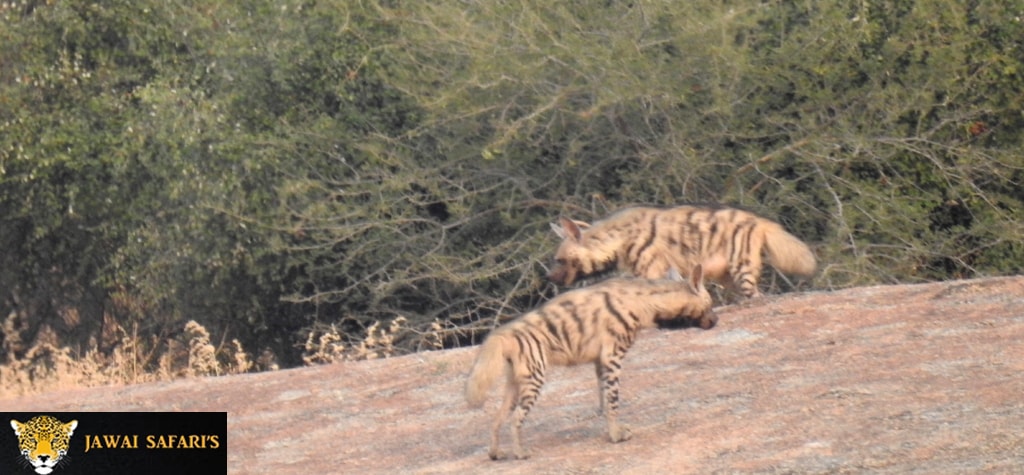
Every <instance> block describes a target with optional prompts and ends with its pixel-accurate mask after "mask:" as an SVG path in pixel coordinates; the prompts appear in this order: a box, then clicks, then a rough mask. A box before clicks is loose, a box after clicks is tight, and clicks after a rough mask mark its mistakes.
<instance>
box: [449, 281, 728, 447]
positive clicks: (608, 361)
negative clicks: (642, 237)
mask: <svg viewBox="0 0 1024 475" xmlns="http://www.w3.org/2000/svg"><path fill="white" fill-rule="evenodd" d="M702 272H703V271H702V269H701V266H699V265H698V266H696V267H694V268H693V270H692V272H691V275H690V278H689V279H688V280H684V279H683V278H682V277H680V276H679V274H678V273H677V272H675V270H674V269H673V270H672V271H671V272H670V273H669V275H670V278H669V279H659V280H648V279H638V278H616V279H608V280H605V281H602V282H600V283H598V284H595V285H592V286H588V287H584V288H581V289H576V290H572V291H569V292H565V293H563V294H561V295H558V296H557V297H555V298H553V299H551V300H550V301H548V302H546V303H545V304H543V305H541V306H540V307H538V308H536V309H534V310H532V311H530V312H527V313H526V314H524V315H522V316H520V317H519V318H517V319H515V320H513V321H511V322H508V323H506V324H505V325H502V326H501V327H499V328H497V329H495V330H494V331H492V332H491V333H490V335H488V336H487V339H486V340H485V341H484V343H483V345H482V346H481V348H480V353H479V354H478V356H477V358H476V362H475V363H474V364H473V369H472V371H471V372H470V376H469V381H468V382H467V384H466V400H467V401H468V402H469V403H470V405H471V406H475V407H479V406H481V405H482V404H483V402H484V399H485V397H486V396H487V391H488V389H489V388H490V387H491V385H492V383H493V382H494V380H495V379H496V378H497V377H498V376H499V375H501V374H504V375H505V377H506V394H505V399H504V404H502V406H501V409H500V410H499V412H498V414H497V417H496V418H495V420H494V425H493V427H492V433H491V446H490V452H489V455H490V457H491V458H492V459H495V460H497V459H499V458H503V457H504V456H503V455H502V454H501V453H500V452H499V451H498V432H499V430H500V429H501V426H502V425H503V424H504V422H505V420H506V419H507V418H508V416H509V415H510V414H511V415H513V422H512V449H513V456H514V457H515V458H525V457H526V453H525V452H524V451H523V448H522V445H521V443H520V437H519V432H520V428H521V427H522V425H523V420H524V419H525V418H526V415H527V413H529V412H530V408H531V407H532V406H533V404H534V402H536V400H537V396H538V394H539V392H540V387H541V385H542V384H544V374H545V371H546V370H547V368H548V367H549V366H551V365H561V366H568V365H575V364H582V363H595V366H596V369H597V378H598V387H599V389H600V393H601V394H600V396H601V399H600V401H601V409H602V410H603V411H604V413H605V417H606V418H607V421H608V436H609V437H610V438H611V441H612V442H620V441H623V440H627V439H629V438H630V436H631V434H630V432H629V430H628V429H627V428H625V427H623V426H621V425H619V423H618V422H617V420H616V412H617V409H618V403H619V370H620V368H621V367H622V358H623V357H624V356H625V354H626V351H627V350H628V349H629V348H630V346H632V344H633V341H634V340H635V339H636V336H637V333H638V332H639V331H640V329H642V328H651V327H664V328H672V327H685V326H692V325H699V326H700V327H701V328H704V329H708V328H711V327H713V326H714V325H715V323H716V322H717V321H718V319H717V317H716V316H715V314H714V313H713V312H712V310H711V306H712V302H711V296H710V295H709V294H708V291H707V289H705V287H704V281H703V274H702Z"/></svg>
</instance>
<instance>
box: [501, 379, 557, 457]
mask: <svg viewBox="0 0 1024 475" xmlns="http://www.w3.org/2000/svg"><path fill="white" fill-rule="evenodd" d="M513 373H515V376H513V377H514V378H515V382H514V385H515V391H514V392H509V394H514V396H513V397H514V398H515V403H514V406H515V407H514V409H512V456H513V457H515V458H517V459H525V458H529V457H530V454H529V453H527V452H526V450H524V449H523V444H522V437H521V432H522V427H523V422H524V421H525V420H526V416H527V414H529V413H530V409H531V408H533V405H534V404H535V403H536V402H537V396H539V395H540V387H541V386H542V385H543V384H544V367H543V366H542V365H537V366H536V367H534V368H533V369H532V371H524V372H517V371H514V372H513ZM510 389H511V388H510ZM491 458H494V457H493V456H492V457H491Z"/></svg>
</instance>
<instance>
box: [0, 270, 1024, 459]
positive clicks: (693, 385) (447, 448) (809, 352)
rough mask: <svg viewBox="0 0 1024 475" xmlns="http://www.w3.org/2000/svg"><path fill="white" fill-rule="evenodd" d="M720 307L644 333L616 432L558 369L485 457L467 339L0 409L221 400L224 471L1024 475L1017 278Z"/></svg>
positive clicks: (1022, 332)
mask: <svg viewBox="0 0 1024 475" xmlns="http://www.w3.org/2000/svg"><path fill="white" fill-rule="evenodd" d="M719 317H720V321H719V324H718V326H717V327H716V328H714V329H712V330H709V331H701V330H698V329H688V330H678V331H657V330H650V331H646V332H644V333H643V334H641V335H640V338H639V341H638V342H637V343H636V345H635V346H634V347H633V348H632V350H630V352H629V354H628V355H627V357H626V361H625V367H624V369H623V378H622V399H623V403H622V409H621V411H620V418H621V420H622V421H623V422H624V423H625V424H627V425H629V426H630V427H631V429H632V431H633V434H634V437H633V439H632V440H630V441H627V442H624V443H620V444H611V443H609V442H607V441H606V434H605V425H604V419H603V418H602V417H601V416H599V415H598V414H597V413H596V409H597V389H596V388H597V385H596V382H595V378H594V372H593V369H592V368H591V367H590V366H585V367H574V368H562V369H555V370H554V371H552V372H551V374H550V375H549V376H548V383H547V384H546V385H545V386H544V390H543V392H542V394H541V398H540V401H539V402H538V404H537V406H536V407H535V409H534V411H533V412H532V413H531V414H530V417H529V418H528V420H527V423H526V426H525V428H524V443H525V445H526V446H527V448H528V449H530V450H531V452H532V455H533V456H532V457H531V458H530V459H528V460H524V461H502V462H492V461H490V460H489V459H488V458H487V448H486V445H487V441H488V431H489V426H490V421H491V417H492V416H493V411H494V410H495V409H496V407H497V405H498V403H499V402H500V401H499V398H500V397H499V395H498V390H497V388H495V390H494V391H493V393H492V399H491V401H489V403H488V405H487V406H485V407H486V411H481V410H470V409H467V407H466V404H465V402H464V400H463V397H462V386H463V384H464V381H465V377H466V373H467V371H468V369H469V366H470V364H471V362H472V358H473V356H474V354H475V349H474V348H467V349H459V350H451V351H440V352H432V353H422V354H416V355H410V356H405V357H400V358H393V359H387V360H378V361H366V362H354V363H344V364H335V365H330V366H321V367H313V368H302V369H294V370H287V371H278V372H272V373H261V374H249V375H241V376H230V377H221V378H209V379H197V380H186V381H175V382H171V383H159V384H147V385H139V386H130V387H107V388H94V389H88V390H77V391H68V392H60V393H50V394H44V395H40V396H35V397H31V398H24V399H17V400H5V401H0V407H2V408H3V409H4V410H6V411H52V412H57V411H121V410H127V411H227V412H228V413H229V415H228V452H229V472H230V473H232V474H246V473H276V474H288V473H296V474H299V473H302V474H305V473H362V474H366V473H493V472H501V473H524V474H526V473H529V474H533V473H608V474H618V473H635V474H650V473H863V472H871V473H929V474H932V473H979V472H980V473H1015V472H1016V473H1021V472H1024V374H1022V373H1024V277H1008V278H990V279H979V280H968V281H954V282H945V283H935V284H926V285H904V286H883V287H865V288H857V289H850V290H844V291H838V292H812V293H804V294H789V295H783V296H769V297H764V298H761V299H758V300H755V301H748V302H744V303H743V304H740V305H734V306H729V307H723V308H721V309H720V311H719ZM506 434H507V432H506ZM506 439H507V437H506Z"/></svg>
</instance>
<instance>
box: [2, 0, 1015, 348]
mask: <svg viewBox="0 0 1024 475" xmlns="http://www.w3.org/2000/svg"><path fill="white" fill-rule="evenodd" d="M0 15H2V22H3V25H2V28H0V46H3V48H2V49H0V105H2V107H0V243H2V244H3V245H4V249H5V251H4V253H3V254H2V257H0V288H2V289H3V294H2V295H3V297H2V299H0V317H4V318H5V320H4V326H3V331H2V332H0V338H3V340H2V341H3V345H4V349H5V355H6V356H5V357H6V358H7V359H8V360H12V359H16V358H18V357H20V356H21V355H22V354H23V353H24V352H25V351H26V349H27V346H28V345H29V343H30V342H31V341H32V340H33V338H35V336H36V335H37V334H38V333H39V332H40V331H42V330H43V329H45V328H50V329H54V330H55V331H56V332H57V333H59V334H60V335H61V337H62V338H63V341H64V342H65V343H66V344H68V345H72V346H75V347H79V348H82V350H83V351H84V350H85V349H88V348H90V347H96V346H98V347H99V348H100V349H101V350H104V349H109V348H110V346H112V345H116V344H117V343H116V339H111V338H109V337H105V336H104V335H107V334H109V333H111V332H115V333H116V331H115V330H119V331H125V329H128V328H135V329H137V330H136V331H141V332H142V333H143V334H147V335H154V339H153V341H154V345H159V344H161V342H163V341H167V340H168V339H173V338H176V337H178V336H180V334H181V332H182V328H183V325H184V322H187V321H190V320H195V321H196V322H198V323H200V324H202V325H204V326H205V327H207V328H209V329H211V330H212V332H213V335H214V336H215V338H221V339H230V338H239V339H240V340H241V341H242V343H243V345H244V346H245V347H246V348H249V349H251V351H262V350H263V349H268V350H270V351H272V352H274V353H276V354H278V355H279V356H280V357H281V358H282V359H283V361H285V362H286V364H297V363H299V362H300V361H301V360H303V352H308V351H310V350H309V342H310V341H313V340H315V339H316V338H318V337H324V336H325V335H340V336H341V340H342V341H341V343H344V344H347V345H349V347H352V346H353V345H355V344H356V343H357V342H359V341H360V340H361V339H362V338H364V337H365V336H366V335H367V334H368V333H367V332H371V327H373V328H377V327H375V326H374V324H375V323H376V322H390V321H395V320H396V319H401V320H400V321H403V322H405V323H404V324H403V325H405V331H404V332H402V331H400V332H399V333H400V334H399V335H397V336H396V338H397V340H396V342H395V343H396V344H397V345H398V346H399V347H400V348H401V349H402V350H401V351H415V350H419V349H425V348H436V347H438V346H450V345H458V344H465V343H468V342H472V341H475V339H476V338H478V337H479V336H480V335H481V334H482V332H484V331H486V330H487V329H489V328H490V327H491V326H492V325H493V324H494V323H495V322H497V321H500V320H501V319H503V318H506V317H510V316H513V315H515V314H516V313H518V312H521V311H523V310H525V309H527V308H529V307H531V306H533V305H535V304H536V303H537V302H538V301H540V300H541V299H543V298H545V297H547V296H549V295H550V294H551V293H552V292H554V291H555V290H554V289H553V288H552V287H551V286H550V285H548V284H546V283H545V282H544V281H543V279H542V277H541V276H542V275H543V271H544V269H545V265H546V263H547V260H548V259H549V256H550V254H551V252H552V250H553V247H554V244H555V241H554V239H553V238H552V237H551V236H550V235H549V234H550V233H549V231H547V223H548V222H549V221H551V220H552V219H554V218H555V217H557V216H559V215H568V216H572V217H575V218H578V219H588V220H589V219H596V218H599V217H601V216H602V215H604V214H606V213H607V212H608V211H610V210H613V209H615V208H619V207H621V206H625V205H629V204H637V203H655V204H676V203H683V202H725V203H731V204H735V205H739V206H744V207H747V208H750V209H752V210H754V211H756V212H759V213H761V214H763V215H765V216H767V217H770V218H773V219H778V220H779V221H781V222H783V223H784V224H785V225H786V226H787V227H788V228H790V229H791V230H792V231H793V232H794V233H795V234H797V235H798V236H800V237H802V238H803V239H805V240H806V241H808V242H810V243H812V245H813V247H814V248H815V250H816V252H817V254H818V257H819V260H820V262H821V263H822V269H821V271H820V273H819V275H818V276H817V277H816V278H815V279H814V280H813V281H812V282H811V283H810V285H812V286H814V287H816V288H822V289H832V288H840V287H848V286H854V285H864V284H871V283H895V282H917V281H926V280H935V279H947V278H962V277H972V276H981V275H998V274H1011V273H1019V272H1020V271H1021V267H1022V263H1024V247H1022V245H1021V244H1020V242H1019V239H1018V236H1020V235H1021V231H1022V229H1021V226H1022V225H1021V223H1022V222H1024V219H1022V216H1021V215H1020V214H1021V213H1022V211H1021V210H1022V209H1024V207H1022V204H1024V203H1022V200H1024V192H1022V191H1021V190H1022V189H1024V188H1022V187H1021V181H1022V174H1024V171H1022V168H1024V161H1022V160H1021V158H1020V154H1019V150H1020V148H1021V145H1022V144H1021V141H1022V137H1021V135H1020V134H1019V130H1021V128H1022V127H1024V115H1022V114H1021V110H1024V104H1022V101H1024V77H1022V74H1024V50H1022V46H1024V45H1022V38H1024V24H1022V17H1024V10H1022V9H1021V8H1020V7H1015V6H1013V5H1009V4H1000V3H998V2H987V3H986V2H981V3H976V4H963V2H950V1H943V0H920V1H910V0H892V1H886V2H862V3H858V4H849V3H848V2H838V1H832V0H825V1H821V2H792V1H773V2H762V1H740V2H711V1H704V0H701V1H695V2H667V1H639V2H627V3H617V2H611V3H607V2H562V3H559V2H555V3H551V2H539V1H526V2H452V1H440V2H403V1H380V0H369V1H363V2H347V1H340V0H326V1H308V0H306V1H298V0H289V1H285V2H270V1H266V0H248V1H245V2H235V3H228V4H224V3H217V2H205V1H188V2H186V1H181V0H172V1H170V2H152V1H149V0H142V1H137V2H125V1H111V2H100V3H81V2H56V3H48V2H39V1H31V0H24V1H19V2H9V3H5V4H2V5H0ZM768 282H769V285H772V286H773V289H772V290H776V291H778V290H788V289H791V288H793V285H794V284H792V283H789V282H785V281H783V280H776V281H772V279H768ZM773 282H774V283H773ZM332 338H335V339H337V336H335V337H332ZM322 339H323V338H321V340H322ZM304 342H305V343H304ZM304 344H305V347H304V346H303V345H304ZM307 360H308V358H307ZM150 363H152V362H150Z"/></svg>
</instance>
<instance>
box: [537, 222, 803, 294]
mask: <svg viewBox="0 0 1024 475" xmlns="http://www.w3.org/2000/svg"><path fill="white" fill-rule="evenodd" d="M560 221H561V222H560V224H558V225H556V224H554V223H552V225H551V227H552V229H553V230H554V231H555V233H556V234H558V235H559V237H561V238H562V243H561V244H560V245H559V247H558V250H557V251H556V252H555V265H554V267H552V269H551V271H550V272H549V273H548V279H550V280H551V281H552V282H554V283H556V284H558V285H570V284H572V283H573V282H575V281H576V280H577V279H580V278H583V277H587V276H590V275H593V274H597V273H601V272H604V271H609V270H613V269H618V270H619V271H623V272H627V273H630V274H632V275H635V276H637V277H645V278H648V279H651V278H657V277H659V276H663V275H665V272H667V271H668V269H669V268H673V267H674V268H676V269H679V271H680V272H682V273H686V272H687V271H688V270H689V269H692V268H693V267H694V266H695V265H697V264H702V265H703V266H704V275H705V277H706V278H708V279H711V280H714V281H716V282H718V283H721V284H723V285H726V286H729V287H732V288H733V289H735V290H737V291H739V292H740V293H741V294H743V295H744V296H746V297H756V296H758V295H760V291H759V290H758V288H757V281H758V279H759V278H760V276H761V268H762V252H763V251H767V255H768V261H769V263H770V264H771V265H772V267H774V268H775V269H777V270H778V271H779V272H782V273H783V274H788V275H795V276H810V275H813V274H814V268H815V266H816V262H815V259H814V254H813V253H812V252H811V249H810V248H808V247H807V245H806V244H804V243H803V242H802V241H801V240H800V239H798V238H797V237H795V236H793V235H792V234H790V233H788V232H786V230H785V229H783V228H782V226H781V225H779V224H778V223H776V222H774V221H770V220H768V219H765V218H762V217H759V216H757V215H755V214H753V213H750V212H747V211H743V210H739V209H735V208H729V207H725V206H678V207H674V208H654V207H637V208H626V209H623V210H620V211H618V212H615V213H613V214H612V215H610V216H608V217H606V218H605V219H602V220H600V221H596V222H594V223H593V224H591V225H588V224H587V223H583V222H579V221H572V220H569V219H565V218H562V219H561V220H560Z"/></svg>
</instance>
